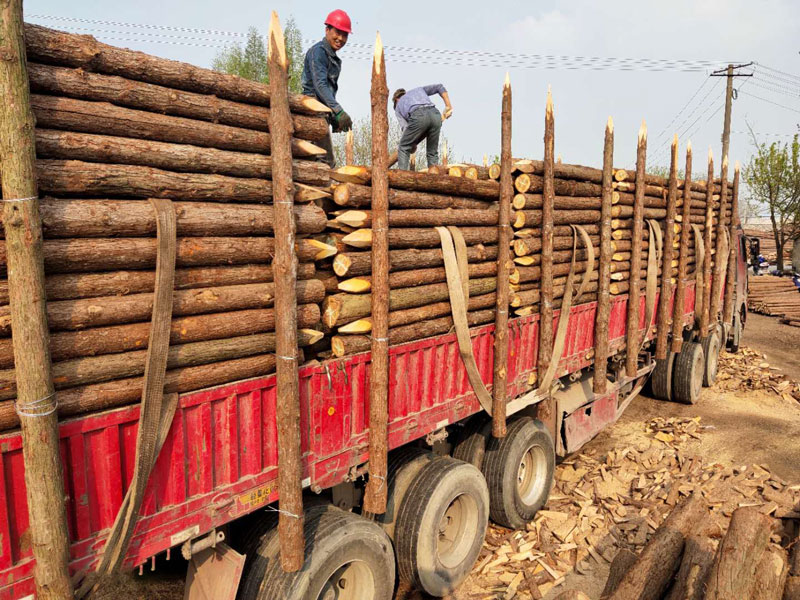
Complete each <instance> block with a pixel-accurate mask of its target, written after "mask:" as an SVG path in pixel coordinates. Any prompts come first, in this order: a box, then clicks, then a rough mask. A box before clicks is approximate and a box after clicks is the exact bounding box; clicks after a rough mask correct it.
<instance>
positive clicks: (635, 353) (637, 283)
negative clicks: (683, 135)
mask: <svg viewBox="0 0 800 600" xmlns="http://www.w3.org/2000/svg"><path fill="white" fill-rule="evenodd" d="M646 161H647V126H646V125H645V124H644V121H642V126H641V127H640V128H639V138H638V140H637V146H636V194H635V195H634V199H633V233H632V238H631V268H630V284H629V287H628V307H627V308H628V313H627V317H628V318H627V329H626V349H625V350H626V352H627V354H626V355H625V373H626V374H627V375H628V377H633V376H634V375H636V371H637V364H638V361H639V348H641V346H642V344H641V332H640V331H639V323H640V311H639V308H640V304H641V303H640V301H639V299H640V298H641V271H642V231H643V229H644V189H645V185H646V184H645V168H646V164H645V163H646ZM649 243H650V244H652V243H654V241H653V240H652V239H651V240H650V241H649Z"/></svg>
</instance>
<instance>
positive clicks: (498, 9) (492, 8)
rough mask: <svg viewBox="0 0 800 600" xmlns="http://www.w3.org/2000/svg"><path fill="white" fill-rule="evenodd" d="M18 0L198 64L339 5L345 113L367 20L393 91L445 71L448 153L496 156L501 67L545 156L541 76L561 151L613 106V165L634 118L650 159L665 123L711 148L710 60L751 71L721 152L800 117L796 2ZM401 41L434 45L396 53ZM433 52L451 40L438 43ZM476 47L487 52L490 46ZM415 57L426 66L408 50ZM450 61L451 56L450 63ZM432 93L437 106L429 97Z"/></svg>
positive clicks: (659, 151) (719, 90)
mask: <svg viewBox="0 0 800 600" xmlns="http://www.w3.org/2000/svg"><path fill="white" fill-rule="evenodd" d="M24 8H25V15H26V20H29V21H31V22H36V23H41V24H43V25H48V26H51V27H55V28H58V29H65V30H69V31H77V32H80V33H90V34H92V35H95V36H96V37H97V38H98V39H100V40H101V41H107V42H108V43H112V44H115V45H119V46H126V47H130V48H134V49H137V50H142V51H145V52H149V53H152V54H157V55H159V56H164V57H168V58H174V59H179V60H184V61H187V62H191V63H193V64H197V65H200V66H209V65H210V64H211V60H212V58H213V57H214V55H215V54H216V53H217V52H218V51H219V49H220V47H221V46H223V45H224V43H225V42H226V41H228V40H231V41H236V40H238V39H239V38H238V37H236V36H230V35H225V33H226V32H230V33H233V34H243V33H245V32H246V31H247V28H248V27H250V26H255V27H257V28H258V29H259V30H261V31H263V32H266V30H267V25H268V22H269V11H270V10H277V11H278V14H279V16H280V17H281V19H282V21H284V22H285V20H286V19H287V18H288V17H289V16H290V15H293V16H294V17H295V19H296V21H297V23H298V25H299V27H300V29H301V31H302V33H303V37H304V38H307V39H319V38H321V37H322V35H323V32H324V27H323V24H322V23H323V21H324V19H325V16H326V15H327V13H328V12H329V11H330V10H333V9H334V8H342V9H344V10H346V11H347V12H348V13H349V14H350V16H351V17H352V19H353V29H354V33H353V35H352V36H351V37H350V47H349V48H348V47H346V48H345V49H344V50H343V51H342V52H341V56H342V59H343V68H342V75H341V77H340V79H339V94H338V100H339V101H340V103H341V104H342V105H343V107H344V108H345V109H346V110H347V111H348V113H350V115H351V116H352V117H353V118H354V119H357V118H359V117H366V116H368V114H369V85H370V65H371V50H370V48H372V45H373V44H374V41H375V36H376V33H377V32H378V31H379V32H380V35H381V38H382V40H383V43H384V45H385V46H386V47H387V58H386V60H387V66H386V69H387V76H388V83H389V89H390V90H392V91H393V90H394V89H396V88H398V87H405V88H412V87H416V86H419V85H424V84H428V83H443V84H444V85H445V86H446V87H447V89H448V91H449V92H450V96H451V100H452V103H453V107H454V115H453V117H452V118H451V119H450V120H448V121H447V122H446V123H445V125H444V128H443V134H444V135H445V136H446V137H447V139H448V141H449V142H450V145H451V148H452V153H451V161H452V160H453V158H456V159H459V160H472V161H475V162H480V161H481V160H482V157H483V155H484V154H488V155H489V156H493V155H496V154H499V148H500V101H501V92H502V83H503V80H504V77H505V73H506V71H508V72H509V74H510V78H511V84H512V90H513V133H512V140H513V149H512V151H513V154H514V156H516V157H525V158H540V157H541V156H542V153H543V141H542V136H543V128H544V108H545V99H546V94H547V88H548V86H551V88H552V93H553V99H554V103H555V128H556V138H555V139H556V143H555V145H556V153H557V154H560V155H561V157H562V159H563V161H564V162H565V163H578V164H585V165H591V166H600V164H601V160H602V148H603V132H604V129H605V124H606V121H607V119H608V117H609V116H611V117H613V119H614V124H615V160H614V162H615V166H617V167H632V166H633V163H634V159H635V151H636V138H637V132H638V130H639V126H640V124H641V123H642V120H645V121H646V123H647V127H648V146H649V147H648V158H649V160H648V164H651V165H652V164H659V165H666V164H668V155H669V152H668V150H669V141H670V140H671V138H672V134H674V133H678V134H679V137H680V148H681V156H683V152H684V149H685V144H686V141H687V139H688V138H691V141H692V145H693V147H694V149H695V156H696V157H697V156H698V155H700V156H705V154H706V152H707V148H708V147H709V146H711V147H712V149H713V151H714V155H715V157H717V158H719V156H720V153H721V132H722V126H723V111H722V110H721V108H722V106H723V101H724V88H725V86H724V83H725V79H724V78H708V73H709V72H710V70H711V65H715V67H714V68H716V67H717V66H718V67H722V66H724V65H726V64H727V63H729V62H736V63H739V62H742V63H744V62H749V61H756V63H758V64H757V65H756V67H755V73H756V76H755V77H753V78H741V79H736V80H735V82H734V87H735V88H737V89H739V88H741V93H739V94H738V98H737V99H736V100H735V101H734V102H733V111H732V114H733V116H732V125H731V130H732V132H733V133H732V136H731V149H730V159H731V163H733V161H735V160H739V161H741V162H742V163H746V162H747V160H748V159H749V157H750V155H751V153H752V143H751V140H750V137H749V134H748V133H747V132H748V126H749V127H751V128H752V129H753V130H754V131H755V132H757V134H758V136H759V140H760V141H782V142H788V141H790V139H791V138H790V136H791V135H792V134H793V133H795V132H797V131H798V123H800V37H798V35H797V34H798V32H800V2H798V1H797V0H783V1H781V0H761V1H760V2H752V0H747V1H745V0H725V1H723V0H672V1H668V2H663V1H662V2H651V1H649V0H605V1H603V2H598V1H589V0H570V1H569V2H559V1H536V0H534V1H529V2H508V1H502V0H494V1H493V2H486V1H481V2H476V1H472V0H462V1H461V2H457V3H452V2H431V3H423V4H419V3H403V2H392V3H384V2H375V1H371V2H367V1H361V0H345V1H341V2H340V3H338V4H329V3H323V2H316V1H310V0H304V1H302V2H300V1H279V2H271V3H262V2H252V1H246V0H226V1H225V2H198V1H197V0H137V1H136V2H109V1H108V0H103V1H100V0H71V1H70V2H64V1H63V0H25V4H24ZM51 17H59V18H60V19H52V18H51ZM65 18H69V19H82V20H90V21H107V22H113V23H112V24H108V23H102V24H101V23H87V22H84V21H67V20H64V19H65ZM122 24H138V25H147V26H155V28H143V27H138V28H135V27H134V28H132V27H129V26H123V25H122ZM164 27H172V28H179V29H171V30H166V29H163V28H164ZM186 28H188V29H191V30H197V29H203V30H213V31H215V32H217V33H209V32H197V31H187V29H186ZM219 32H222V33H219ZM165 36H173V37H165ZM157 40H160V41H157ZM163 41H170V42H173V43H171V44H165V43H163ZM409 47H410V48H422V49H432V50H433V51H429V52H419V51H410V50H400V49H399V48H409ZM443 50H445V51H451V52H449V53H446V54H444V53H442V52H441V51H443ZM466 52H471V53H484V54H472V55H468V54H465V53H466ZM485 53H494V54H493V55H492V56H491V57H488V58H487V55H486V54H485ZM520 55H524V56H520ZM531 55H538V56H541V55H558V56H568V57H600V58H609V57H614V58H626V59H658V60H657V61H655V62H652V61H651V62H649V63H646V64H642V63H641V62H639V63H634V68H633V69H632V70H625V71H622V70H586V69H565V68H563V65H564V64H565V61H564V60H561V61H558V66H559V68H552V69H544V68H541V64H542V63H541V60H537V59H535V58H533V57H531ZM470 56H471V57H473V58H469V57H470ZM420 58H421V59H422V60H423V61H424V62H422V63H420V62H418V61H419V59H420ZM456 59H458V61H459V62H460V63H461V64H453V62H454V60H456ZM667 59H673V60H677V59H680V60H684V61H691V63H690V64H691V65H693V66H697V65H700V63H699V61H703V63H702V65H700V66H697V68H698V69H699V70H696V71H689V72H687V71H683V70H675V69H667V70H663V69H658V70H656V69H655V68H654V66H662V67H663V65H664V63H663V62H662V61H663V60H667ZM411 60H414V61H417V62H411ZM476 60H480V64H476ZM465 62H467V63H469V62H471V64H464V63H465ZM570 62H574V61H570ZM583 62H584V63H592V64H598V62H597V61H592V60H584V61H583ZM606 62H607V61H606ZM436 63H440V64H436ZM487 63H488V65H487ZM614 64H619V63H614ZM742 72H747V73H749V72H753V71H752V69H750V68H748V69H743V70H742ZM755 96H758V97H759V98H760V99H759V98H756V97H755ZM437 102H438V103H439V105H440V106H441V104H442V103H441V101H440V100H437ZM682 161H683V158H681V162H682ZM697 164H698V161H697V159H695V165H697ZM717 164H719V163H717ZM702 170H703V171H704V170H705V167H704V166H703V167H702Z"/></svg>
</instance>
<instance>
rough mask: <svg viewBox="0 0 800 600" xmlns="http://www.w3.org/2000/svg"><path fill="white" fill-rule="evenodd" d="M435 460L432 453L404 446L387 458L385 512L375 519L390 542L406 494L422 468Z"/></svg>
mask: <svg viewBox="0 0 800 600" xmlns="http://www.w3.org/2000/svg"><path fill="white" fill-rule="evenodd" d="M434 458H435V455H434V454H433V452H430V451H428V450H425V449H424V448H420V447H413V446H404V447H402V448H400V449H398V450H395V451H394V452H393V453H392V454H391V455H390V456H389V469H388V472H387V474H386V485H387V486H388V489H387V499H386V512H385V513H383V514H382V515H379V516H378V517H377V518H376V521H377V522H378V524H379V525H380V526H381V527H383V530H384V531H385V532H386V535H388V536H389V537H390V538H391V539H392V540H394V531H395V526H396V524H397V513H398V511H399V510H400V507H401V506H402V505H403V499H404V498H405V497H406V492H408V488H409V486H410V485H411V482H412V481H414V478H415V477H416V476H417V474H418V473H419V472H420V470H421V469H422V467H424V466H425V465H426V464H428V463H429V462H430V461H432V460H433V459H434Z"/></svg>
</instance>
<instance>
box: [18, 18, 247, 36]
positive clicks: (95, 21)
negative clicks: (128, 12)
mask: <svg viewBox="0 0 800 600" xmlns="http://www.w3.org/2000/svg"><path fill="white" fill-rule="evenodd" d="M28 18H30V19H41V20H43V21H67V22H70V23H89V24H92V25H110V26H112V27H128V28H130V27H135V28H141V29H161V30H164V31H177V32H184V33H202V34H208V35H216V36H225V37H238V38H246V37H247V34H246V33H237V32H235V31H221V30H218V29H196V28H193V27H178V26H173V25H153V24H149V23H125V22H122V21H101V20H99V19H81V18H78V17H62V16H54V15H28Z"/></svg>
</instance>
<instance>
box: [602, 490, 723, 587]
mask: <svg viewBox="0 0 800 600" xmlns="http://www.w3.org/2000/svg"><path fill="white" fill-rule="evenodd" d="M707 515H708V509H707V508H706V504H705V500H703V498H702V497H701V496H700V495H699V494H696V495H693V496H691V497H690V498H688V499H686V500H685V501H684V502H683V503H682V504H680V505H679V506H678V507H677V508H675V509H674V510H673V511H672V513H670V515H669V517H667V519H666V521H664V523H663V524H662V525H661V526H660V527H659V528H658V529H657V530H656V533H655V534H654V535H653V537H652V538H650V540H649V541H648V542H647V545H646V546H645V547H644V549H643V550H642V551H641V553H640V554H639V557H638V558H637V559H636V562H635V563H634V564H633V566H632V567H631V568H630V569H629V570H628V572H627V573H626V574H625V576H624V577H623V578H622V580H621V581H620V583H619V585H618V586H617V589H616V590H614V592H613V593H612V594H611V595H610V596H609V600H634V599H637V600H657V599H659V598H662V597H663V595H664V592H665V591H666V589H667V586H668V585H669V584H670V582H671V580H672V577H673V576H674V575H675V572H676V571H677V570H678V567H679V565H680V560H681V553H682V552H683V547H684V541H685V539H686V538H687V537H688V536H689V535H691V532H692V531H693V530H695V529H696V528H697V527H698V526H699V524H700V522H701V521H702V520H703V519H704V518H706V517H707Z"/></svg>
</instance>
